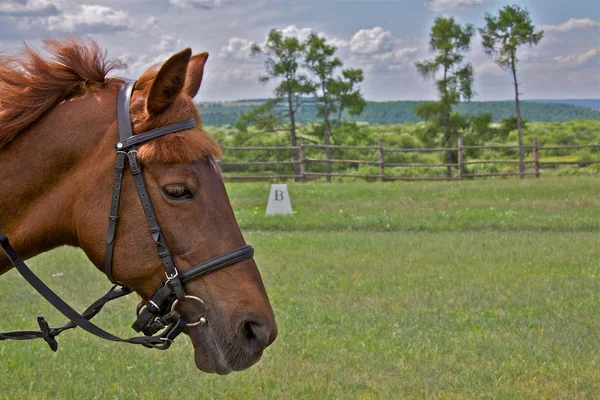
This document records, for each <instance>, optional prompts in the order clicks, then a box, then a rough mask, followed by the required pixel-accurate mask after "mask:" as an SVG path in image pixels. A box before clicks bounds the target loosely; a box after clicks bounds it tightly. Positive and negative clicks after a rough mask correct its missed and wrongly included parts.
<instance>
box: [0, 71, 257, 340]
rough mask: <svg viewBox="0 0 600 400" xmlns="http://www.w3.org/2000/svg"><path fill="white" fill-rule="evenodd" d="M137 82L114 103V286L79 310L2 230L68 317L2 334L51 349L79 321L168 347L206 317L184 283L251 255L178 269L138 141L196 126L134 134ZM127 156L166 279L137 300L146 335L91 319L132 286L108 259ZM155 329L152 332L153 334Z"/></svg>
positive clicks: (0, 238)
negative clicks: (186, 306)
mask: <svg viewBox="0 0 600 400" xmlns="http://www.w3.org/2000/svg"><path fill="white" fill-rule="evenodd" d="M134 86H135V82H134V81H126V82H125V83H124V84H123V85H122V86H121V88H120V89H119V95H118V103H117V121H118V125H119V141H118V142H117V143H116V144H115V149H116V152H117V161H116V163H115V176H114V185H113V191H112V200H111V207H110V213H109V217H108V218H109V223H108V232H107V235H106V252H105V255H104V272H105V274H106V276H107V277H108V279H110V281H111V282H112V283H113V284H114V286H113V287H112V288H111V289H110V290H109V291H108V292H107V293H106V294H105V295H104V296H102V297H101V298H100V299H98V300H97V301H95V302H94V303H93V304H92V305H91V306H89V307H88V308H87V309H86V310H85V311H84V312H83V313H81V314H79V313H78V312H77V311H75V310H74V309H73V308H72V307H71V306H69V305H68V304H67V303H65V302H64V301H63V300H62V299H61V298H60V297H59V296H58V295H57V294H56V293H54V292H53V291H52V290H51V289H50V288H49V287H48V286H47V285H46V284H45V283H44V282H42V281H41V280H40V279H39V278H38V277H37V276H36V275H35V274H34V273H33V271H31V269H29V267H28V266H27V265H26V264H25V263H24V262H23V260H22V259H21V258H20V257H19V255H18V254H17V252H16V251H15V249H14V248H13V247H12V246H11V245H10V243H9V241H8V239H7V237H6V236H4V235H3V234H2V233H0V248H1V249H2V250H3V252H4V253H5V254H6V256H7V257H8V259H9V260H10V261H11V263H12V265H13V266H14V267H15V269H16V270H17V271H18V272H19V273H20V274H21V275H22V276H23V277H24V278H25V279H26V280H27V282H28V283H29V284H30V285H31V286H33V287H34V288H35V289H36V290H37V291H38V292H39V293H40V294H41V295H42V296H43V297H44V298H45V299H46V300H47V301H48V302H49V303H50V304H52V305H53V306H54V307H55V308H56V309H57V310H58V311H60V312H61V313H62V314H63V315H64V316H65V317H67V318H68V319H69V322H68V323H66V324H65V325H63V326H61V327H59V328H50V327H49V325H48V323H47V322H46V321H45V319H44V318H43V317H38V324H39V326H40V330H37V331H16V332H5V333H0V340H8V339H13V340H28V339H38V338H42V339H44V340H45V341H46V342H47V343H48V344H49V345H50V348H51V349H52V350H53V351H56V350H57V349H58V343H57V342H56V336H58V334H60V333H61V332H63V331H65V330H67V329H72V328H75V327H77V326H79V327H80V328H82V329H84V330H85V331H87V332H89V333H92V334H94V335H96V336H99V337H101V338H103V339H107V340H111V341H115V342H125V343H132V344H140V345H143V346H145V347H149V348H155V349H160V350H166V349H168V348H169V347H170V345H171V343H173V340H174V339H175V338H176V337H177V336H178V335H179V334H181V333H182V332H183V330H184V329H185V328H186V327H194V326H199V325H203V324H206V323H207V318H208V316H207V312H208V309H207V308H206V304H205V303H204V301H203V300H202V299H200V298H198V297H196V296H190V295H188V294H187V293H186V291H185V286H186V285H187V284H188V283H190V282H191V281H193V280H195V279H198V278H200V277H202V276H205V275H207V274H210V273H211V272H214V271H217V270H219V269H221V268H224V267H228V266H230V265H233V264H236V263H238V262H241V261H244V260H248V259H251V258H252V257H254V249H253V248H252V246H250V245H245V246H242V247H240V248H238V249H235V250H232V251H230V252H228V253H225V254H221V255H219V256H216V257H214V258H211V259H209V260H206V261H204V262H202V263H200V264H197V265H194V266H192V267H190V268H188V269H186V270H180V269H178V268H177V265H176V264H175V260H174V259H173V256H172V255H171V252H170V251H169V247H168V246H167V243H166V242H165V240H164V237H163V234H162V232H161V229H160V225H159V223H158V220H157V219H156V214H155V213H154V208H153V207H152V201H151V200H150V196H149V195H148V191H147V190H146V184H145V182H144V176H143V172H142V167H141V165H140V163H139V160H138V156H137V146H138V145H140V144H144V143H146V142H148V141H151V140H153V139H156V138H159V137H162V136H165V135H168V134H171V133H175V132H180V131H183V130H187V129H192V128H194V127H195V126H196V122H195V121H194V120H193V119H190V120H185V121H180V122H177V123H174V124H171V125H167V126H163V127H160V128H157V129H153V130H150V131H147V132H144V133H140V134H137V135H134V134H133V127H132V124H131V116H130V113H129V106H130V103H131V95H132V93H133V89H134ZM126 162H127V164H128V165H129V170H130V172H131V175H132V176H133V181H134V184H135V188H136V190H137V193H138V197H139V198H140V202H141V205H142V209H143V210H144V214H145V215H146V220H147V221H148V227H149V230H150V234H151V237H152V239H153V240H154V242H155V243H156V247H157V251H158V257H159V258H160V260H161V261H162V265H163V268H164V270H165V281H164V282H162V283H161V284H160V285H159V286H158V288H157V289H156V291H155V292H154V294H152V296H150V299H149V300H148V301H147V302H146V303H144V302H142V303H140V304H139V305H138V307H137V310H136V313H137V319H136V321H135V323H134V324H133V329H134V330H135V331H136V332H142V333H143V334H144V335H145V336H138V337H133V338H129V339H122V338H119V337H117V336H114V335H112V334H111V333H109V332H107V331H105V330H103V329H102V328H100V327H98V326H97V325H95V324H93V323H92V322H90V319H92V318H93V317H94V316H96V315H97V314H98V313H99V312H100V311H101V310H102V307H104V305H105V304H106V303H108V302H109V301H112V300H115V299H118V298H120V297H123V296H126V295H128V294H130V293H132V292H133V290H132V289H131V288H129V287H127V286H125V285H123V284H121V283H119V282H117V281H116V280H115V278H114V277H113V274H112V261H113V253H114V245H115V239H116V231H117V223H118V221H119V202H120V199H121V188H122V183H123V174H124V172H125V169H126ZM186 301H189V302H191V303H192V304H194V307H196V306H200V307H201V313H200V314H199V315H200V316H199V317H198V320H197V321H190V322H186V321H184V319H183V318H182V316H181V314H179V313H178V312H177V311H176V309H175V308H176V306H177V304H179V303H183V302H186ZM153 335H154V336H153Z"/></svg>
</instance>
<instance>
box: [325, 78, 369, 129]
mask: <svg viewBox="0 0 600 400" xmlns="http://www.w3.org/2000/svg"><path fill="white" fill-rule="evenodd" d="M363 80H364V76H363V71H362V69H346V70H343V71H342V77H340V78H337V79H335V80H334V81H333V82H331V87H330V91H331V94H332V95H333V97H334V98H335V100H336V102H337V108H338V117H337V127H338V128H339V127H340V124H341V122H342V114H343V112H344V110H345V109H348V113H349V114H350V115H360V114H361V113H362V112H363V110H364V108H365V106H366V104H367V102H366V101H365V99H364V97H363V96H362V94H361V92H360V88H357V85H358V84H359V83H361V82H362V81H363Z"/></svg>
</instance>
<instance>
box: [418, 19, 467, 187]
mask: <svg viewBox="0 0 600 400" xmlns="http://www.w3.org/2000/svg"><path fill="white" fill-rule="evenodd" d="M473 33H474V28H473V26H472V25H471V24H467V25H465V26H461V25H460V24H458V23H456V22H455V21H454V18H445V17H439V18H437V19H436V20H435V23H434V25H433V27H432V28H431V34H430V39H429V48H430V52H431V53H433V58H431V59H429V60H424V61H419V62H417V63H416V64H415V65H416V67H417V71H418V72H419V74H420V75H421V76H422V77H423V78H425V79H434V80H435V79H436V78H439V79H437V80H436V81H435V82H436V86H437V90H438V94H439V96H440V99H439V100H438V101H430V102H426V103H424V104H422V105H419V106H416V107H415V113H416V114H417V115H418V116H419V117H421V118H423V119H425V120H426V121H431V122H432V123H433V124H434V126H436V127H437V128H439V130H440V131H441V133H442V143H443V145H444V146H445V147H452V143H453V142H454V141H455V140H456V139H457V137H458V132H459V129H461V128H463V127H465V126H466V125H467V123H468V122H467V120H466V118H465V117H463V116H462V115H460V114H459V113H457V112H452V107H453V106H454V105H455V104H457V103H458V102H459V101H460V100H461V99H462V100H466V101H468V100H471V98H472V97H473V67H472V66H471V64H470V63H466V64H463V60H464V53H466V52H467V51H469V48H470V44H471V38H472V37H473ZM440 74H441V76H440ZM446 163H447V164H451V163H452V152H451V151H447V152H446ZM447 176H448V177H451V176H452V167H448V169H447Z"/></svg>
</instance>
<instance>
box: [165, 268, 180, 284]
mask: <svg viewBox="0 0 600 400" xmlns="http://www.w3.org/2000/svg"><path fill="white" fill-rule="evenodd" d="M165 276H166V277H167V282H169V281H170V280H172V279H175V278H177V277H178V276H179V271H177V268H175V273H174V274H173V275H169V272H168V271H165Z"/></svg>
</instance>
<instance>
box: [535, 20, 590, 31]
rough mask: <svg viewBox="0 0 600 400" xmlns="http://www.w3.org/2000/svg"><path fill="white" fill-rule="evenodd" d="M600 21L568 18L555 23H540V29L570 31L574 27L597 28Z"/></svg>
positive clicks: (574, 28)
mask: <svg viewBox="0 0 600 400" xmlns="http://www.w3.org/2000/svg"><path fill="white" fill-rule="evenodd" d="M598 28H600V21H595V20H593V19H590V18H579V19H578V18H569V19H568V20H567V21H565V22H563V23H561V24H556V25H541V26H540V29H542V30H544V31H546V32H570V31H573V30H576V29H598Z"/></svg>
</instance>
